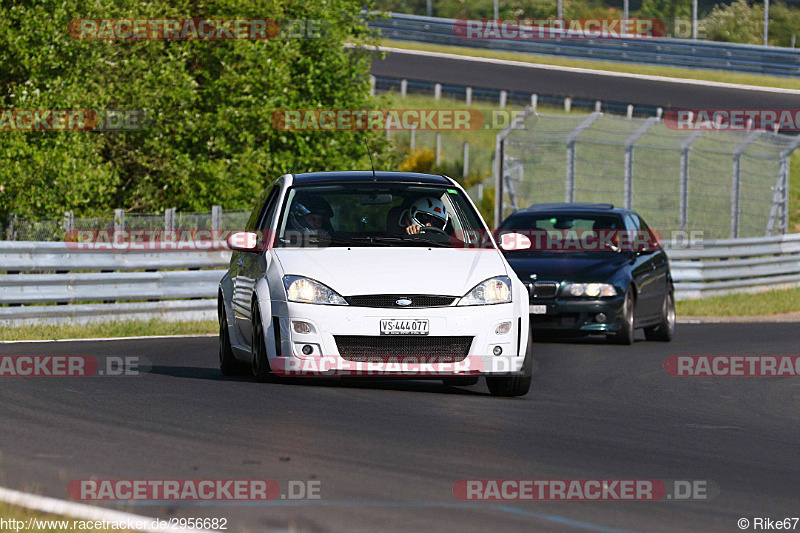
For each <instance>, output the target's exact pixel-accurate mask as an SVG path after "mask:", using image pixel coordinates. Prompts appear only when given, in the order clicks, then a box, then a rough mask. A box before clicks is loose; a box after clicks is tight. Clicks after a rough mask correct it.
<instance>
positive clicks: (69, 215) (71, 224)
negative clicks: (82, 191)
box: [64, 210, 75, 234]
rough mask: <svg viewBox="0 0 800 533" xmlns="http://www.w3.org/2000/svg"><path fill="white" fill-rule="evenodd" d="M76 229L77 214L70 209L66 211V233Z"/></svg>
mask: <svg viewBox="0 0 800 533" xmlns="http://www.w3.org/2000/svg"><path fill="white" fill-rule="evenodd" d="M73 231H75V214H74V213H73V212H72V210H70V211H65V212H64V233H66V234H69V233H71V232H73Z"/></svg>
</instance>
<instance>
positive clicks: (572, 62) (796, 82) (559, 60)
mask: <svg viewBox="0 0 800 533" xmlns="http://www.w3.org/2000/svg"><path fill="white" fill-rule="evenodd" d="M379 45H380V46H387V47H394V48H404V49H407V50H422V51H426V52H443V53H447V54H458V55H462V56H470V57H485V58H490V59H504V60H507V61H522V62H525V63H540V64H543V65H554V66H560V67H575V68H588V69H595V70H607V71H610V72H624V73H627V74H643V75H647V76H665V77H668V78H681V79H689V80H705V81H716V82H723V83H736V84H741V85H755V86H757V87H777V88H781V89H795V90H800V79H797V78H781V77H778V76H762V75H760V74H746V73H743V72H726V71H722V70H705V69H691V68H680V67H662V66H659V65H638V64H630V63H617V62H614V61H595V60H588V59H569V58H564V57H558V56H542V55H533V54H524V53H520V52H503V51H499V50H484V49H482V48H471V47H468V46H447V45H439V44H427V43H415V42H410V41H393V40H391V39H381V40H380V41H379Z"/></svg>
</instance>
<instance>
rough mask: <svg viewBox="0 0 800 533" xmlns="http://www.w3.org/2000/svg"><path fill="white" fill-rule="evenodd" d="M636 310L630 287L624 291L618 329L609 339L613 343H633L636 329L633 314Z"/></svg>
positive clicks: (628, 344)
mask: <svg viewBox="0 0 800 533" xmlns="http://www.w3.org/2000/svg"><path fill="white" fill-rule="evenodd" d="M635 310H636V299H635V298H634V297H633V290H632V288H630V287H629V288H628V290H627V291H625V300H624V302H623V304H622V325H621V326H620V329H619V331H617V333H615V334H614V336H613V337H612V339H611V340H613V341H614V343H615V344H622V345H627V346H630V345H631V344H633V336H634V332H635V331H636V329H635V328H634V325H635V324H634V316H635Z"/></svg>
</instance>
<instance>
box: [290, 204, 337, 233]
mask: <svg viewBox="0 0 800 533" xmlns="http://www.w3.org/2000/svg"><path fill="white" fill-rule="evenodd" d="M331 218H333V209H331V206H330V204H329V203H328V202H326V201H325V200H324V199H322V198H320V197H319V196H316V195H313V194H298V195H297V196H296V197H295V199H294V202H293V203H292V208H291V210H290V211H289V222H290V224H291V226H292V228H293V229H295V230H297V231H301V232H303V233H305V234H307V235H316V236H318V237H324V236H327V235H329V234H330V232H331V231H332V230H333V226H332V225H331Z"/></svg>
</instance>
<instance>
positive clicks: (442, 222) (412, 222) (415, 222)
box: [401, 196, 450, 235]
mask: <svg viewBox="0 0 800 533" xmlns="http://www.w3.org/2000/svg"><path fill="white" fill-rule="evenodd" d="M404 215H405V216H404V217H401V221H402V224H403V225H405V226H406V233H407V234H409V235H417V234H419V233H420V232H423V231H425V229H424V228H436V229H438V230H439V231H441V232H442V233H444V229H445V227H446V226H447V223H448V221H449V219H450V215H449V214H448V213H447V208H446V207H445V206H444V203H443V202H442V201H441V200H440V199H438V198H434V197H433V196H424V197H422V198H420V199H418V200H416V201H414V203H413V204H411V206H410V207H409V208H408V210H407V211H406V212H405V213H404Z"/></svg>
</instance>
